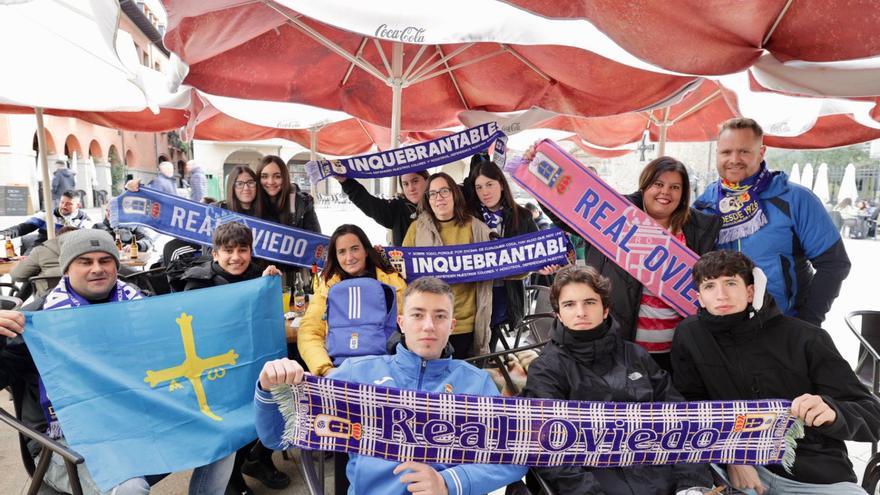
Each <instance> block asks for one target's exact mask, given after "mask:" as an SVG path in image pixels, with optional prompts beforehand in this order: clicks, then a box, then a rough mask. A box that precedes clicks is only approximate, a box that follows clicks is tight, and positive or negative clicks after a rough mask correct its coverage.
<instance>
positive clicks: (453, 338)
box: [449, 332, 474, 359]
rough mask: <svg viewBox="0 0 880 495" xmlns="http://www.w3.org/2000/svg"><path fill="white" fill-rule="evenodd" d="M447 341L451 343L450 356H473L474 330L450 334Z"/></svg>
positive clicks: (456, 357) (463, 357)
mask: <svg viewBox="0 0 880 495" xmlns="http://www.w3.org/2000/svg"><path fill="white" fill-rule="evenodd" d="M449 343H450V344H452V349H453V351H452V357H454V358H455V359H467V358H469V357H473V353H474V332H468V333H460V334H457V335H450V336H449Z"/></svg>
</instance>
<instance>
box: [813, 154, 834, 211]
mask: <svg viewBox="0 0 880 495" xmlns="http://www.w3.org/2000/svg"><path fill="white" fill-rule="evenodd" d="M813 194H815V195H816V197H817V198H819V199H820V200H821V201H822V204H825V203H828V202H829V201H830V200H831V194H829V193H828V164H827V163H820V164H819V171H818V172H817V173H816V183H815V184H813Z"/></svg>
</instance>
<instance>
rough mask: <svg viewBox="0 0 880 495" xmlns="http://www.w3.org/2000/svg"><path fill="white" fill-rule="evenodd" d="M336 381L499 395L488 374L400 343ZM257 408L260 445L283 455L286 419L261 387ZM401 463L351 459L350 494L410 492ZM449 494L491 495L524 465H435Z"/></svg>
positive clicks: (350, 364)
mask: <svg viewBox="0 0 880 495" xmlns="http://www.w3.org/2000/svg"><path fill="white" fill-rule="evenodd" d="M330 378H333V379H336V380H343V381H347V382H355V383H366V384H373V383H381V385H383V386H386V387H397V388H401V389H407V390H420V391H423V392H435V393H448V387H450V386H451V389H452V391H453V393H456V394H472V395H483V396H497V395H498V388H497V387H495V384H494V383H493V382H492V379H491V378H490V377H489V375H488V374H487V373H486V372H484V371H482V370H479V369H477V368H475V367H473V366H471V365H470V364H467V363H465V362H464V361H460V360H457V359H451V358H440V359H432V360H430V361H426V360H423V359H422V358H420V357H419V356H418V355H416V354H414V353H413V352H411V351H410V350H409V349H407V348H406V347H404V346H403V345H402V344H398V345H397V354H395V355H391V356H388V355H385V356H364V357H356V358H349V359H347V360H346V361H345V362H343V363H342V365H341V366H340V367H339V368H338V369H337V370H336V371H335V372H334V373H333V374H332V375H331V376H330ZM254 407H255V409H256V414H257V420H256V421H257V433H258V434H259V435H260V441H262V442H263V445H265V446H266V447H269V448H270V449H274V450H279V449H282V448H284V447H283V446H282V445H281V435H282V433H283V430H284V420H283V418H282V417H281V413H280V412H279V411H278V406H277V405H276V404H275V403H274V402H273V400H272V395H271V394H270V393H269V392H266V391H264V390H261V389H260V386H259V383H258V384H257V389H256V396H255V397H254ZM398 464H400V463H398V462H393V461H386V460H384V459H379V458H376V457H368V456H363V455H350V457H349V460H348V466H347V467H346V470H345V474H346V476H347V477H348V481H349V483H350V484H351V486H350V488H349V490H348V493H349V495H354V494H363V493H381V494H383V495H386V494H387V495H392V494H400V495H407V494H408V493H409V492H408V491H407V489H406V485H405V484H403V483H401V482H400V481H399V478H400V476H403V473H401V474H399V475H395V474H393V473H392V471H393V470H394V468H395V467H397V466H398ZM432 467H433V468H434V469H436V470H437V471H438V472H439V473H440V475H441V476H442V477H443V480H444V481H445V482H446V487H447V489H448V490H449V495H476V494H482V493H489V492H491V491H493V490H497V489H498V488H501V487H504V486H505V485H507V484H509V483H512V482H514V481H516V480H519V479H521V478H522V477H523V476H525V474H526V468H525V467H523V466H515V465H504V464H460V465H454V464H432Z"/></svg>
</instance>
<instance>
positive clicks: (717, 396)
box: [672, 251, 880, 495]
mask: <svg viewBox="0 0 880 495" xmlns="http://www.w3.org/2000/svg"><path fill="white" fill-rule="evenodd" d="M693 276H694V283H695V284H696V286H697V289H698V291H699V296H698V297H699V301H700V306H701V307H702V308H701V309H700V311H699V313H698V314H697V315H695V316H691V317H690V318H687V319H686V320H684V321H682V322H681V323H680V324H679V325H678V327H677V328H676V330H675V338H674V340H673V343H672V367H673V370H674V374H673V376H674V379H675V386H676V388H678V390H680V391H681V393H682V394H683V395H684V396H685V397H686V398H687V399H688V400H759V399H770V398H773V399H779V398H782V399H789V400H791V401H792V406H791V412H792V414H793V415H795V416H797V417H798V418H800V419H802V420H803V421H804V424H805V426H806V428H805V432H806V435H805V437H804V438H802V439H801V440H799V441H798V445H797V450H796V455H795V463H794V466H793V468H792V470H791V472H790V473H788V472H786V471H785V470H784V469H783V468H782V466H780V465H768V466H741V465H734V464H728V465H727V466H726V469H724V468H721V467H717V466H716V467H715V468H716V471H718V473H719V474H721V475H726V477H728V478H729V481H726V483H725V484H728V485H730V486H733V487H734V488H737V489H739V490H743V491H744V492H745V493H758V494H765V495H767V494H795V493H797V494H826V493H835V494H847V493H852V494H856V493H861V494H864V490H862V489H861V487H859V485H857V484H856V475H855V473H854V472H853V469H852V463H850V461H849V458H848V455H847V450H846V445H845V444H844V440H853V441H857V442H871V441H877V439H878V438H880V401H878V400H877V399H876V398H875V397H873V396H872V395H871V393H870V392H869V391H868V389H867V388H866V387H865V386H864V385H862V383H861V382H859V379H858V378H857V377H856V375H855V373H854V372H853V371H852V369H850V367H849V364H848V363H847V362H846V361H845V360H844V359H843V358H842V357H841V356H840V353H839V352H837V348H836V347H835V346H834V342H833V341H832V340H831V337H830V336H829V335H828V333H827V332H825V331H824V330H822V329H821V328H819V327H817V326H815V325H812V324H810V323H807V322H805V321H803V320H800V319H797V318H793V317H790V316H785V315H783V314H782V312H781V311H780V310H779V308H778V307H777V305H776V303H775V302H774V300H773V298H772V297H771V296H770V295H769V294H765V289H766V284H767V278H766V277H765V276H764V272H762V271H761V270H760V269H758V268H755V265H754V263H753V262H752V261H751V260H750V259H749V258H748V257H747V256H746V255H744V254H742V253H740V252H736V251H712V252H710V253H707V254H705V255H703V257H702V258H700V260H699V261H697V263H696V264H695V265H694V269H693Z"/></svg>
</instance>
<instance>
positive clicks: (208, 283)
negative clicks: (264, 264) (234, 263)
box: [181, 260, 262, 290]
mask: <svg viewBox="0 0 880 495" xmlns="http://www.w3.org/2000/svg"><path fill="white" fill-rule="evenodd" d="M261 275H262V271H261V270H260V268H259V267H258V266H256V265H255V264H254V263H253V262H251V264H250V265H248V267H247V270H245V271H244V273H242V274H241V275H232V274H231V273H229V272H227V271H226V270H224V269H222V268H220V265H218V264H217V262H216V261H212V260H209V261H206V262H204V263H202V264H200V265H196V266H193V267H192V268H190V269H189V270H187V271H186V272H185V273H184V274H183V277H181V278H182V280H183V281H184V282H185V283H186V285H185V286H184V288H183V290H194V289H204V288H207V287H215V286H218V285H226V284H232V283H235V282H243V281H245V280H253V279H255V278H258V277H260V276H261Z"/></svg>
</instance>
